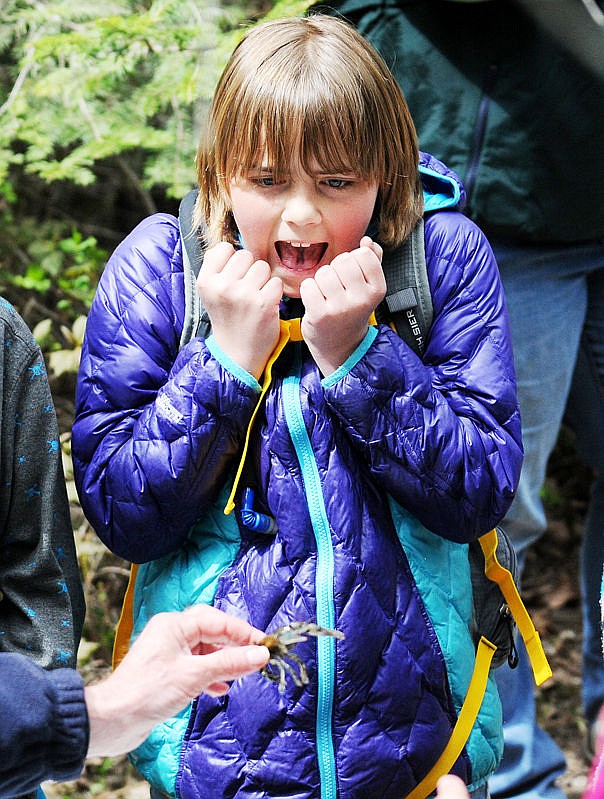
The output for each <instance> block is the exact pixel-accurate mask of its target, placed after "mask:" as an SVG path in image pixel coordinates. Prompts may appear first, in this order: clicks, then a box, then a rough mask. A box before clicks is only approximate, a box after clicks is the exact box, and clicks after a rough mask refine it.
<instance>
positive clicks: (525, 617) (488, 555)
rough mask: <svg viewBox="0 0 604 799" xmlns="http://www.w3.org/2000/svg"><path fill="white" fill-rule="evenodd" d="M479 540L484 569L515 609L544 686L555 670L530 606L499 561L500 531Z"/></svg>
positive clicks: (514, 613)
mask: <svg viewBox="0 0 604 799" xmlns="http://www.w3.org/2000/svg"><path fill="white" fill-rule="evenodd" d="M478 540H479V541H480V546H481V547H482V551H483V554H484V563H485V565H484V572H485V574H486V576H487V577H488V578H489V580H493V581H494V582H496V583H497V585H498V586H499V588H500V589H501V593H502V594H503V595H504V597H505V601H506V602H507V603H508V605H509V608H510V610H511V611H512V616H513V617H514V621H515V622H516V624H517V626H518V631H519V632H520V635H521V636H522V639H523V641H524V644H525V646H526V651H527V653H528V656H529V659H530V661H531V666H532V669H533V675H534V677H535V683H536V684H537V685H542V684H543V683H544V682H545V681H546V680H549V678H550V677H551V676H552V670H551V668H550V665H549V663H548V662H547V658H546V656H545V652H544V651H543V646H542V644H541V639H540V637H539V633H538V632H537V630H536V629H535V626H534V624H533V622H532V621H531V617H530V616H529V614H528V611H527V609H526V608H525V607H524V604H523V602H522V599H521V598H520V594H519V593H518V589H517V588H516V583H515V582H514V578H513V577H512V575H511V574H510V572H509V571H508V570H507V569H505V568H504V567H503V566H502V565H501V564H500V563H499V561H498V560H497V554H496V553H497V531H496V530H491V531H490V532H488V533H485V534H484V535H483V536H481V537H480V538H479V539H478Z"/></svg>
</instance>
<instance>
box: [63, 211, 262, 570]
mask: <svg viewBox="0 0 604 799" xmlns="http://www.w3.org/2000/svg"><path fill="white" fill-rule="evenodd" d="M183 306H184V287H183V273H182V255H181V243H180V239H179V231H178V224H177V220H176V219H174V218H173V217H171V216H168V215H161V214H158V215H155V216H154V217H150V218H149V219H148V220H145V221H144V222H142V223H141V224H140V225H139V226H138V227H137V228H136V229H135V230H134V231H133V232H132V233H131V234H130V236H128V237H127V238H126V239H125V240H124V241H123V242H122V244H121V245H120V246H119V247H118V249H117V250H116V252H115V253H114V254H113V256H112V257H111V259H110V261H109V262H108V264H107V267H106V269H105V271H104V273H103V276H102V278H101V281H100V284H99V288H98V291H97V294H96V297H95V299H94V302H93V305H92V308H91V311H90V314H89V316H88V323H87V330H86V337H85V341H84V346H83V352H82V360H81V365H80V372H79V375H78V385H77V392H76V415H75V422H74V425H73V431H72V454H73V459H74V474H75V478H76V485H77V488H78V492H79V496H80V500H81V503H82V508H83V510H84V513H85V514H86V516H87V518H88V519H89V521H90V522H91V524H92V525H93V527H94V529H95V530H96V532H97V534H98V535H99V536H100V538H101V539H102V540H103V541H104V543H105V544H106V545H107V546H108V547H109V548H110V549H111V550H112V551H113V552H115V553H116V554H118V555H120V556H121V557H124V558H126V559H128V560H130V561H133V562H136V563H143V562H146V561H149V560H153V559H155V558H158V557H161V556H163V555H166V554H168V553H169V552H172V551H174V550H176V549H178V548H179V546H180V545H181V544H182V543H183V541H184V540H185V538H186V537H187V535H188V532H189V530H190V528H191V525H192V524H193V523H194V522H195V520H196V519H197V518H198V517H199V516H200V514H201V513H203V512H204V510H205V509H206V508H207V507H208V506H209V505H210V504H211V503H212V502H213V501H214V500H215V499H216V497H217V495H218V492H219V490H220V488H222V486H223V485H224V483H225V481H226V480H227V478H228V474H229V471H230V470H231V469H232V468H233V462H234V458H235V456H236V454H237V452H238V451H239V446H240V443H241V441H242V440H243V438H244V436H245V433H246V430H247V425H248V423H249V421H250V419H251V416H252V413H253V410H254V408H255V406H256V404H257V402H258V396H259V392H258V389H257V387H256V386H252V385H250V384H248V383H246V382H245V381H244V380H241V379H238V377H237V376H234V375H233V374H231V373H230V372H229V371H228V370H226V369H225V368H223V367H222V366H221V365H220V364H219V363H218V361H216V360H215V359H214V358H213V356H212V355H211V353H210V351H209V349H208V347H207V346H206V344H205V341H203V340H202V339H194V340H193V341H191V342H190V343H189V344H187V345H186V346H185V347H183V348H182V350H180V352H179V339H180V333H181V330H182V325H183V315H184V310H183ZM254 383H255V381H254Z"/></svg>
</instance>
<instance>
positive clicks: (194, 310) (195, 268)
mask: <svg viewBox="0 0 604 799" xmlns="http://www.w3.org/2000/svg"><path fill="white" fill-rule="evenodd" d="M198 193H199V192H198V190H197V189H193V190H192V191H190V192H189V193H188V194H186V195H185V196H184V197H183V199H182V200H181V203H180V207H179V209H178V226H179V229H180V240H181V242H182V244H181V246H182V264H183V273H184V290H185V318H184V323H183V328H182V333H181V336H180V344H179V348H182V347H184V345H185V344H187V343H188V342H189V341H191V339H193V338H195V337H196V336H201V337H202V338H207V337H208V335H209V333H210V317H209V316H208V313H207V311H206V309H205V308H204V307H203V305H202V303H201V298H200V296H199V294H198V292H197V287H196V285H195V282H196V280H197V275H198V274H199V270H200V269H201V265H202V263H203V247H202V246H201V243H200V241H201V237H202V236H203V231H202V230H201V229H199V228H197V230H194V229H193V211H194V208H195V201H196V199H197V195H198Z"/></svg>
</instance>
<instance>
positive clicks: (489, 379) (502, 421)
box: [325, 212, 522, 541]
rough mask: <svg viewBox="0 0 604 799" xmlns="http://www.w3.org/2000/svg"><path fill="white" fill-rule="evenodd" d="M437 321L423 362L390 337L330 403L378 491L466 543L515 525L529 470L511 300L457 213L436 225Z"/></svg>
mask: <svg viewBox="0 0 604 799" xmlns="http://www.w3.org/2000/svg"><path fill="white" fill-rule="evenodd" d="M426 258H427V263H428V274H429V279H430V284H431V290H432V301H433V305H434V321H433V324H432V327H431V329H430V332H429V334H428V339H427V347H426V353H425V356H424V358H423V360H420V359H419V358H418V357H417V356H416V355H415V353H414V352H413V351H412V350H411V349H410V348H409V347H408V346H407V345H406V344H405V343H404V342H403V341H402V340H401V339H400V338H399V337H398V336H397V335H396V334H395V333H394V332H393V331H392V330H390V329H389V328H387V327H381V328H380V330H379V333H378V335H377V337H376V338H375V340H374V342H373V343H372V344H371V346H370V347H369V348H368V349H367V351H366V353H365V354H364V355H363V356H362V357H360V359H359V360H358V361H357V362H356V363H355V364H354V366H352V368H351V369H350V370H349V371H347V372H346V373H345V374H344V375H343V376H342V377H341V379H339V380H337V381H335V382H334V383H333V384H330V383H329V380H328V381H325V382H326V399H327V402H328V404H329V406H330V407H331V409H332V410H333V412H334V413H335V414H336V415H337V416H338V417H339V419H340V421H341V424H342V425H343V426H344V428H345V429H346V430H347V432H348V435H349V437H350V439H351V441H352V442H353V445H354V446H355V447H356V448H358V449H359V450H360V451H361V452H362V454H363V457H364V459H365V461H366V462H367V464H368V466H369V469H370V471H371V474H372V475H373V477H374V478H375V479H376V481H377V482H378V484H379V485H380V486H381V487H382V488H383V489H384V490H386V491H387V492H388V493H390V494H391V495H392V497H393V498H394V499H395V500H396V501H397V502H399V503H400V504H401V505H402V506H404V507H405V508H407V509H408V510H409V511H410V512H411V513H413V514H414V515H415V516H416V517H417V518H418V519H419V520H420V521H421V522H422V523H423V524H424V525H425V526H426V527H427V528H428V529H430V530H432V531H433V532H435V533H437V534H439V535H442V536H443V537H445V538H450V539H452V540H458V541H468V540H471V539H472V538H475V537H476V536H478V535H480V534H482V533H484V532H486V531H487V530H489V529H491V528H492V527H493V526H494V525H495V524H496V523H498V522H499V521H500V520H501V518H502V517H503V516H504V515H505V513H506V511H507V509H508V507H509V505H510V504H511V501H512V499H513V496H514V491H515V489H516V485H517V482H518V479H519V475H520V468H521V464H522V445H521V435H520V416H519V410H518V404H517V399H516V384H515V375H514V367H513V355H512V350H511V342H510V333H509V329H508V321H507V312H506V309H505V301H504V295H503V288H502V285H501V282H500V279H499V274H498V270H497V265H496V263H495V259H494V256H493V253H492V250H491V248H490V246H489V245H488V243H487V241H486V239H485V238H484V236H483V234H482V233H481V232H480V230H479V229H478V228H477V227H476V226H475V225H474V224H473V223H472V222H471V221H470V220H469V219H467V218H466V217H465V216H463V215H461V214H459V213H442V212H441V213H438V214H435V215H433V216H431V217H428V219H427V220H426Z"/></svg>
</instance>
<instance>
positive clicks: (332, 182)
mask: <svg viewBox="0 0 604 799" xmlns="http://www.w3.org/2000/svg"><path fill="white" fill-rule="evenodd" d="M323 182H324V183H325V184H326V185H327V186H329V188H330V189H344V188H346V186H350V184H351V183H352V181H351V180H347V179H346V178H326V179H325V180H324V181H323Z"/></svg>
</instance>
